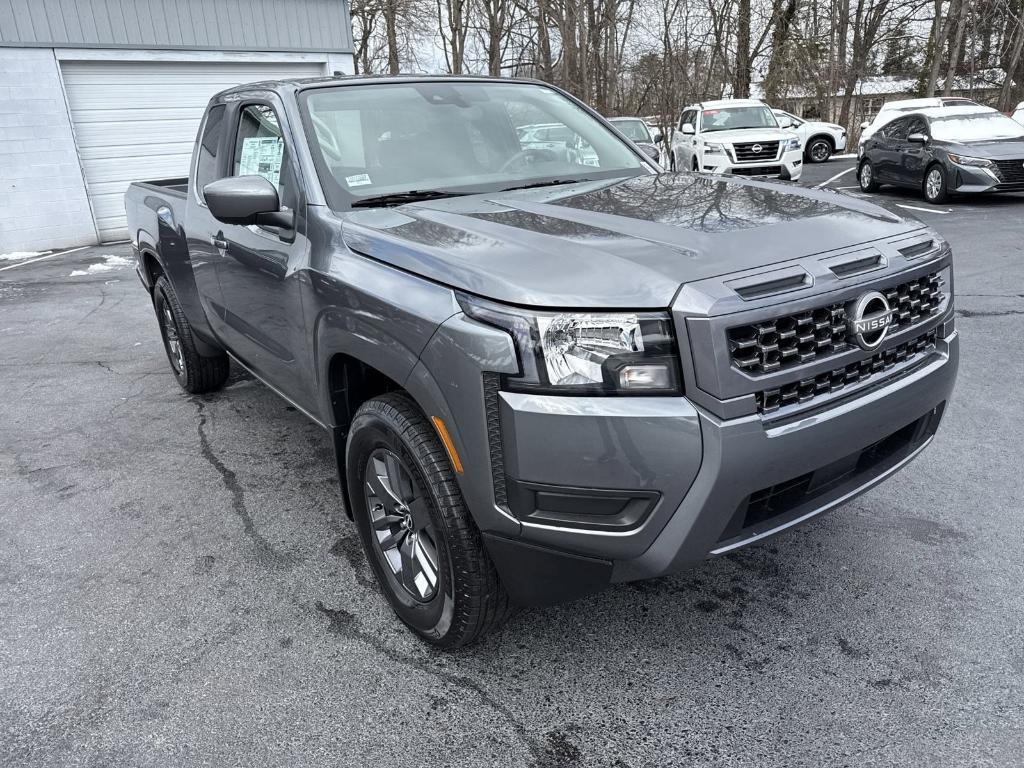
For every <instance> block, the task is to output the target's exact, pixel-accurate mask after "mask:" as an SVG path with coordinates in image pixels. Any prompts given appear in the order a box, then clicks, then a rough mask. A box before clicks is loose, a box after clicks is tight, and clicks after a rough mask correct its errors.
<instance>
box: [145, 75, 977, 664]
mask: <svg viewBox="0 0 1024 768" xmlns="http://www.w3.org/2000/svg"><path fill="white" fill-rule="evenodd" d="M551 124H560V125H564V126H565V127H566V128H567V129H568V130H570V131H571V132H572V133H574V134H575V135H577V136H578V137H579V141H578V142H575V143H576V144H578V145H579V146H583V145H584V144H585V145H586V146H587V147H588V148H589V149H588V151H587V153H586V154H583V153H569V152H565V151H552V150H551V149H550V148H548V147H542V146H532V145H531V146H523V145H522V144H521V143H520V142H521V139H520V136H522V135H525V134H526V133H529V131H523V130H521V129H522V128H523V127H524V126H531V125H532V126H536V125H551ZM574 141H575V140H574ZM556 149H558V150H562V149H564V146H560V147H558V148H556ZM126 205H127V210H128V221H129V228H130V231H131V236H132V243H133V246H134V248H135V251H136V253H137V256H138V272H139V276H140V278H141V280H142V282H143V284H144V286H145V287H146V289H147V291H149V293H150V295H151V296H152V300H153V304H154V308H155V310H156V316H157V321H158V323H159V328H160V331H161V334H162V337H163V341H164V345H165V347H166V351H167V357H168V360H169V362H170V365H171V369H172V371H173V374H174V376H175V377H176V378H177V380H178V382H179V383H180V384H181V386H182V387H183V388H184V389H185V390H186V391H188V392H190V393H203V392H209V391H212V390H215V389H217V388H219V387H221V386H223V385H224V383H225V381H226V378H227V374H228V366H229V358H230V359H231V360H233V361H234V362H235V363H237V364H240V365H243V366H245V367H246V368H248V369H249V370H250V371H252V372H253V373H254V374H255V375H256V376H257V377H258V378H260V379H261V380H263V381H264V382H266V383H267V385H268V386H270V387H272V388H273V389H274V391H276V392H277V393H279V394H280V395H281V396H282V397H284V398H285V399H286V400H288V401H289V402H290V403H292V404H293V405H294V406H295V407H297V408H298V409H300V410H301V411H302V412H303V413H305V414H306V415H307V416H309V417H310V418H311V419H313V420H314V421H315V422H316V423H318V424H320V425H321V426H322V427H323V428H324V429H325V430H327V431H329V433H330V434H331V435H332V436H333V445H334V447H335V460H336V462H337V466H338V472H339V477H340V479H341V483H342V488H343V491H344V496H345V501H346V504H345V505H344V509H345V510H346V511H347V513H348V514H349V515H350V516H351V517H352V519H353V520H354V522H355V524H356V526H357V527H358V530H359V533H360V536H361V537H362V541H363V544H364V547H365V551H366V556H367V559H368V561H369V563H370V566H371V567H372V569H373V571H374V574H375V575H376V578H377V580H378V582H379V583H380V585H381V588H382V591H383V593H384V595H385V596H386V598H387V599H388V600H389V601H390V603H391V605H392V607H393V608H394V610H395V612H396V614H397V615H398V616H399V617H400V618H401V619H402V621H404V622H405V623H406V624H407V625H408V626H409V627H411V628H412V629H413V630H414V631H415V632H417V633H418V634H419V635H420V636H421V637H423V638H424V639H426V640H428V641H429V642H432V643H435V644H437V645H440V646H444V647H454V646H458V645H461V644H464V643H467V642H470V641H472V640H474V639H476V638H478V637H480V636H481V635H482V634H484V633H486V632H487V631H489V630H491V629H493V628H494V627H496V626H498V625H499V624H500V623H501V621H502V620H503V619H504V617H505V616H506V615H507V614H508V611H509V609H510V606H512V605H514V604H521V605H538V604H548V603H554V602H558V601H562V600H569V599H572V598H575V597H579V596H581V595H586V594H588V593H590V592H593V591H595V590H599V589H601V588H603V587H605V586H606V585H608V584H612V583H616V582H625V581H632V580H636V579H645V578H651V577H655V576H661V575H663V574H669V573H674V572H676V571H679V570H680V569H683V568H688V567H692V566H694V565H697V564H699V563H700V562H701V561H703V560H704V559H705V558H708V557H713V556H716V555H721V554H723V553H726V552H730V551H732V550H734V549H736V548H737V547H741V546H744V545H747V544H751V543H753V542H757V541H760V540H762V539H764V538H765V537H767V536H771V535H773V534H775V533H778V532H780V531H783V530H785V529H787V528H789V527H791V526H794V525H797V524H799V523H802V522H804V521H807V520H809V519H811V518H813V517H815V516H816V515H819V514H821V513H823V512H825V511H827V510H830V509H833V508H835V507H837V506H839V505H841V504H843V503H844V502H846V501H848V500H850V499H851V498H853V497H854V496H856V495H857V494H859V493H862V492H864V491H865V490H867V489H868V488H871V487H872V486H874V485H876V484H877V483H879V482H881V481H883V480H885V479H886V478H888V477H890V476H891V475H892V474H893V473H895V472H897V471H898V470H899V469H901V468H902V467H904V466H905V465H906V464H907V463H908V462H910V461H911V460H912V459H913V458H914V457H915V456H917V455H918V454H920V453H921V451H922V450H924V448H925V447H926V446H927V445H928V443H929V442H930V441H931V439H932V437H933V435H934V434H935V431H936V429H937V428H938V425H939V421H940V419H941V418H942V414H943V409H944V408H945V405H946V403H947V401H948V399H949V397H950V394H951V392H952V389H953V383H954V380H955V377H956V369H957V333H956V330H955V327H954V318H953V269H952V254H951V253H950V249H949V246H948V244H947V243H946V242H945V241H943V240H942V239H941V238H940V237H939V236H938V235H936V234H935V233H934V232H932V231H931V230H929V229H927V228H926V227H923V226H922V225H921V224H920V223H918V222H914V221H908V220H905V219H903V218H900V217H898V216H896V215H894V214H892V213H889V212H887V211H885V210H883V209H881V208H879V207H877V206H874V205H871V204H869V203H867V202H864V201H862V200H859V199H855V198H852V197H846V196H842V195H838V194H835V193H832V192H828V191H823V190H811V189H799V188H795V187H790V186H785V187H784V186H779V185H776V184H772V183H766V182H762V181H754V180H749V179H738V178H718V177H713V176H705V175H701V174H691V173H680V174H667V173H662V172H660V169H659V168H657V167H656V166H655V165H653V164H652V163H651V162H650V161H649V160H647V158H646V157H644V155H643V154H642V153H641V152H640V151H639V150H638V149H637V148H636V146H635V145H633V144H632V143H630V142H628V141H626V139H625V138H623V136H622V135H621V134H620V133H618V132H617V131H614V130H612V129H611V127H610V126H609V125H608V123H607V122H606V121H604V120H603V119H602V118H601V117H599V116H598V115H597V114H595V113H594V112H593V111H592V110H591V109H589V108H588V107H587V106H585V105H584V104H582V103H580V102H579V101H577V100H576V99H573V98H572V97H571V96H569V95H567V94H565V93H564V92H562V91H560V90H558V89H556V88H553V87H551V86H550V85H546V84H543V83H538V82H533V81H522V80H506V79H502V80H491V79H479V78H465V77H461V78H439V77H398V78H345V79H324V80H308V81H306V80H300V81H288V82H273V83H255V84H252V85H247V86H241V87H238V88H233V89H231V90H229V91H225V92H224V93H221V94H219V95H217V96H216V97H214V98H213V100H212V101H211V102H210V104H209V107H208V108H207V112H206V116H205V119H204V121H203V123H202V126H201V127H200V132H199V137H198V140H197V143H196V149H195V154H194V159H193V164H192V171H191V175H190V178H189V179H187V180H185V179H165V180H157V181H149V182H139V183H136V184H134V185H132V187H131V188H130V189H129V191H128V193H127V199H126ZM339 506H340V505H339ZM338 588H341V585H338Z"/></svg>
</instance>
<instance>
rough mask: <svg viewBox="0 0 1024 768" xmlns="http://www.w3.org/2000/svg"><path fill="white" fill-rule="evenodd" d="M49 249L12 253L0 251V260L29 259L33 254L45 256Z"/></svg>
mask: <svg viewBox="0 0 1024 768" xmlns="http://www.w3.org/2000/svg"><path fill="white" fill-rule="evenodd" d="M48 253H49V251H14V252H13V253H0V261H21V260H22V259H31V258H32V257H34V256H45V255H46V254H48Z"/></svg>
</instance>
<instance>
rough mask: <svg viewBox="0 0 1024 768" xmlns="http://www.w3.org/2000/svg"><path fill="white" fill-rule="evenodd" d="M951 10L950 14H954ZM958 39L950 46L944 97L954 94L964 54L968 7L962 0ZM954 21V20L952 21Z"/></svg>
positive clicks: (958, 13) (958, 12)
mask: <svg viewBox="0 0 1024 768" xmlns="http://www.w3.org/2000/svg"><path fill="white" fill-rule="evenodd" d="M952 10H953V9H952V8H950V13H952ZM957 15H958V16H959V18H958V19H957V24H956V37H955V39H954V40H953V43H952V44H951V45H950V46H949V65H948V66H947V67H946V82H945V84H944V85H943V88H942V95H943V96H949V95H951V94H952V93H953V81H954V80H955V79H956V69H957V65H958V64H959V63H960V56H961V54H962V53H963V46H964V29H965V27H966V26H967V6H966V4H965V3H964V2H963V0H960V2H959V3H958V4H957ZM951 21H952V20H951Z"/></svg>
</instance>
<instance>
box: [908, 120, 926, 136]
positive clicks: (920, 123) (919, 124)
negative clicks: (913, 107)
mask: <svg viewBox="0 0 1024 768" xmlns="http://www.w3.org/2000/svg"><path fill="white" fill-rule="evenodd" d="M912 133H923V134H924V135H925V136H927V135H928V121H927V120H925V119H924V118H923V117H911V118H910V123H909V125H908V126H907V135H908V136H909V135H910V134H912Z"/></svg>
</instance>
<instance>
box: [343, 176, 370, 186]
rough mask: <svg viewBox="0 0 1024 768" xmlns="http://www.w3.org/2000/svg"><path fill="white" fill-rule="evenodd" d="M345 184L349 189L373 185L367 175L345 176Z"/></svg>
mask: <svg viewBox="0 0 1024 768" xmlns="http://www.w3.org/2000/svg"><path fill="white" fill-rule="evenodd" d="M345 183H346V184H348V185H349V186H350V187H362V186H365V185H366V184H373V182H372V181H370V175H369V174H368V173H357V174H356V175H355V176H346V177H345Z"/></svg>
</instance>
